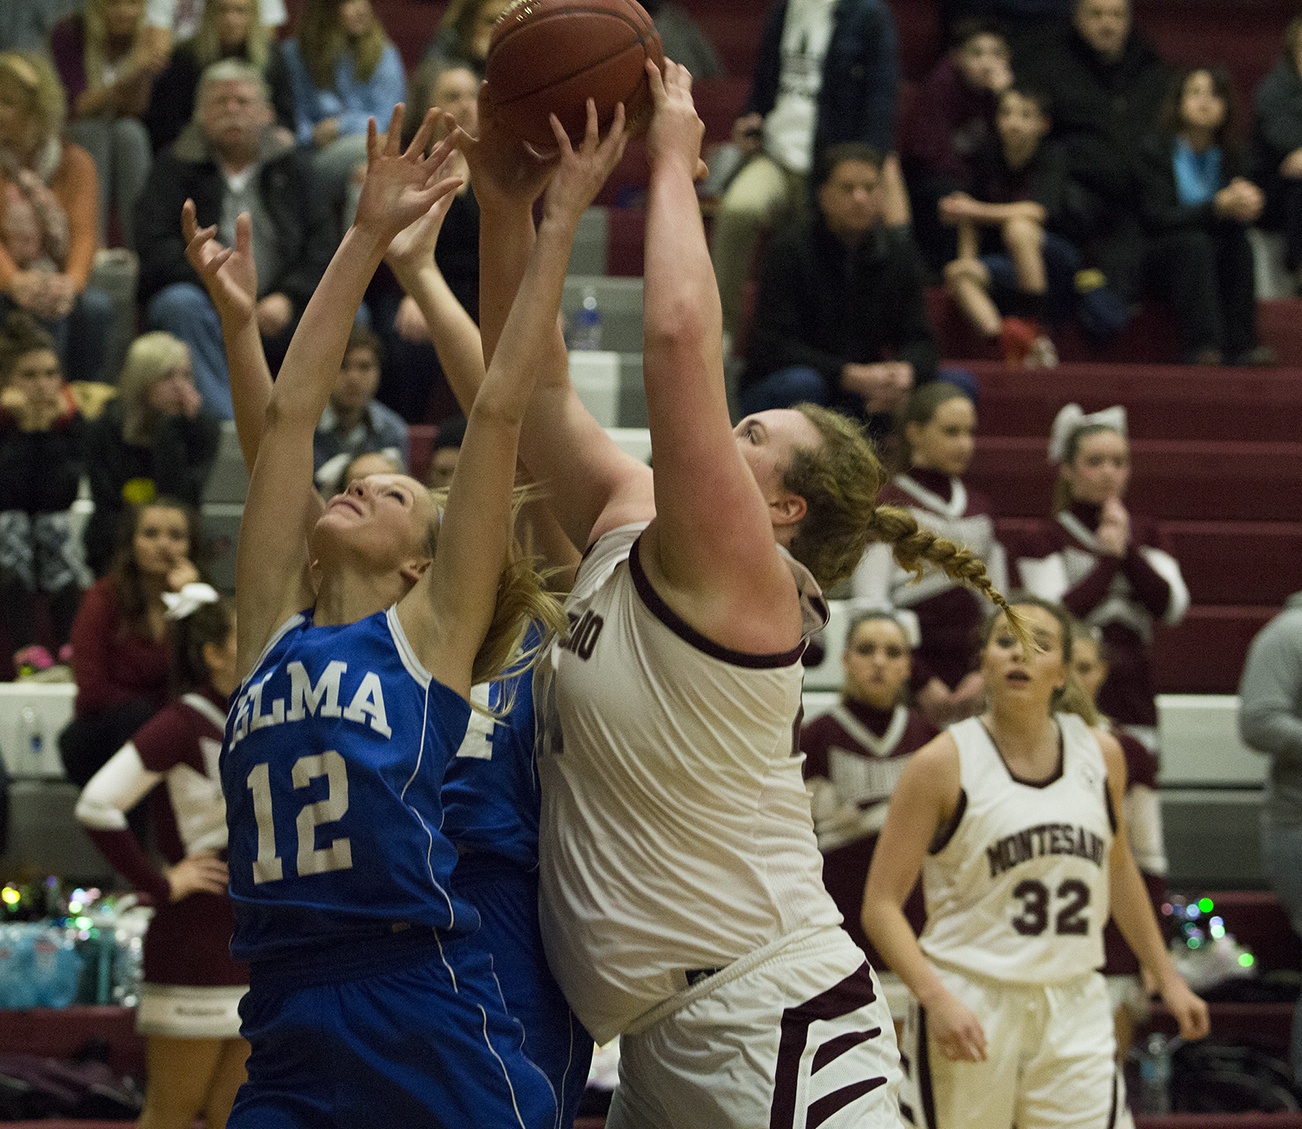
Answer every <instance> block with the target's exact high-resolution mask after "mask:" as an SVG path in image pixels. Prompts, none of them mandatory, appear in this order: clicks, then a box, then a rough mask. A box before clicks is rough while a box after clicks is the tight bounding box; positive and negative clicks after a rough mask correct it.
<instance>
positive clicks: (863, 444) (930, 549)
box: [782, 404, 1031, 646]
mask: <svg viewBox="0 0 1302 1129" xmlns="http://www.w3.org/2000/svg"><path fill="white" fill-rule="evenodd" d="M795 410H796V411H798V412H800V414H801V415H803V416H804V417H805V418H806V419H808V420H809V421H810V423H812V424H813V425H814V426H815V427H816V428H817V429H818V432H819V434H820V435H821V436H822V439H823V442H822V444H821V446H819V447H797V448H796V450H795V452H794V453H793V454H792V457H791V462H790V464H789V465H788V467H787V470H786V473H785V474H784V475H783V479H782V484H783V485H784V486H785V487H786V488H787V489H788V490H790V491H791V492H792V493H793V494H798V495H799V496H800V497H801V498H803V499H804V500H805V505H806V507H807V508H806V512H805V517H804V519H803V520H802V521H801V523H800V526H799V528H798V529H797V530H796V534H795V536H794V537H793V538H792V541H791V546H790V551H791V555H792V556H793V557H795V558H796V560H798V561H799V562H800V563H801V564H803V565H804V566H805V567H806V568H807V569H809V571H810V572H812V573H813V574H814V579H815V580H817V581H818V583H819V584H820V585H822V586H823V587H824V588H829V587H832V586H833V585H835V584H839V583H841V582H842V581H843V580H845V579H847V578H848V577H849V576H850V574H851V573H852V572H853V571H854V569H855V566H856V565H857V564H858V563H859V561H860V558H862V557H863V553H864V550H865V549H866V548H867V547H868V544H869V542H871V541H880V542H882V543H884V544H887V545H890V546H891V550H892V552H893V553H894V556H895V559H896V560H897V561H898V562H899V564H900V567H901V568H905V569H908V570H909V571H910V572H912V573H914V574H915V575H916V576H917V577H919V578H921V576H922V568H923V565H924V564H933V565H935V566H936V567H937V568H939V569H941V570H942V571H943V572H944V573H945V575H946V576H948V577H950V579H952V580H957V581H958V582H959V583H961V584H965V585H967V586H968V587H969V588H974V589H976V590H977V591H978V592H980V593H981V594H982V595H983V596H985V597H986V598H987V599H988V600H990V601H991V603H993V604H994V605H995V606H996V607H998V608H999V609H1000V610H1001V611H1003V612H1004V613H1005V614H1006V615H1007V616H1008V622H1009V623H1010V624H1011V625H1012V627H1013V630H1014V631H1015V632H1016V633H1017V636H1018V638H1019V639H1020V640H1021V641H1022V644H1023V645H1024V646H1030V645H1031V644H1030V640H1029V637H1028V636H1027V635H1026V633H1025V628H1024V625H1023V623H1022V620H1021V617H1019V616H1018V615H1017V613H1016V612H1014V611H1013V610H1012V608H1010V607H1009V606H1008V601H1007V600H1005V599H1004V596H1003V593H1001V592H1000V591H999V590H998V589H997V588H996V587H995V586H994V584H992V583H991V581H990V576H989V574H988V573H987V572H986V566H985V565H984V564H983V563H982V561H981V559H980V558H979V557H977V556H975V555H974V554H973V553H972V552H971V551H970V550H968V549H965V548H963V547H962V546H960V545H956V544H955V543H954V542H953V541H950V540H948V539H946V538H944V537H939V536H937V535H936V534H935V533H932V532H931V531H930V530H928V529H924V528H923V527H922V526H920V525H919V524H918V522H917V519H915V518H914V516H913V515H912V514H911V513H909V511H908V510H903V509H900V508H898V507H896V506H879V505H877V494H878V492H879V491H880V490H881V487H882V481H883V479H884V478H885V472H884V471H883V469H882V464H881V462H880V460H879V459H878V458H877V455H876V453H875V452H874V451H873V448H872V444H871V443H869V441H868V439H867V438H866V437H865V435H864V433H863V430H862V428H860V427H859V425H858V424H857V423H855V422H854V421H853V420H851V419H849V418H848V417H846V416H844V415H842V414H841V413H839V412H834V411H832V410H831V409H830V408H824V407H820V406H818V405H816V404H797V405H796V409H795Z"/></svg>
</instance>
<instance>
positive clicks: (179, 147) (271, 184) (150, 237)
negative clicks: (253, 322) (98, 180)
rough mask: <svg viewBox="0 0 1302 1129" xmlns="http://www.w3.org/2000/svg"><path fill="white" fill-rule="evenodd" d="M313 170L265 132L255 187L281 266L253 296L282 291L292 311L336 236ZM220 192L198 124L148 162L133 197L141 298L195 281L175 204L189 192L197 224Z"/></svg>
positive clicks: (213, 216)
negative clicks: (146, 176) (272, 230)
mask: <svg viewBox="0 0 1302 1129" xmlns="http://www.w3.org/2000/svg"><path fill="white" fill-rule="evenodd" d="M311 169H312V161H311V157H310V156H308V154H306V153H304V152H302V151H300V150H298V149H294V148H290V147H281V146H279V145H277V144H276V143H275V142H274V140H273V139H272V137H271V135H270V134H268V137H267V142H266V148H265V156H264V158H263V161H262V165H261V167H260V168H259V169H258V174H257V176H258V186H259V189H260V192H261V195H262V200H263V202H264V204H265V205H266V208H267V211H268V212H269V213H270V214H271V220H272V223H273V224H274V225H275V228H276V230H277V231H278V232H279V233H280V252H281V258H282V261H283V262H284V264H285V265H284V268H283V269H282V270H281V272H280V274H279V275H278V276H277V277H275V278H259V279H258V286H259V297H262V296H265V295H267V294H276V293H279V294H284V295H285V296H286V297H287V298H289V299H290V301H291V302H293V304H294V312H295V315H298V314H301V313H302V312H303V307H304V306H306V305H307V300H308V298H309V297H311V295H312V291H313V290H315V289H316V285H317V283H318V282H320V281H321V275H322V274H323V273H324V272H325V268H326V264H327V263H329V261H330V256H331V255H332V254H334V249H335V245H336V243H337V242H338V240H337V238H336V232H335V228H336V224H335V221H334V218H333V217H332V216H331V215H330V211H329V206H328V203H327V201H326V200H324V199H323V198H322V197H323V194H322V193H320V192H314V191H313V190H312V172H311ZM223 191H224V185H223V183H222V175H221V172H220V170H219V169H218V168H217V165H216V163H215V162H214V161H213V160H212V158H211V157H210V156H209V155H207V153H206V152H205V150H204V147H203V144H202V139H201V138H200V137H199V136H198V134H197V131H191V130H187V131H186V132H185V133H183V134H182V135H181V137H180V139H178V141H177V143H176V144H175V145H174V146H173V147H172V150H171V151H170V152H168V153H164V154H161V155H160V156H159V157H158V158H157V159H156V160H155V161H154V167H153V169H152V170H151V172H150V174H149V180H148V182H146V184H145V187H144V190H143V191H142V192H141V193H140V198H139V200H138V201H137V203H136V246H137V248H138V250H139V255H140V301H141V303H142V304H143V303H145V302H148V301H149V300H150V299H151V298H152V297H153V296H154V295H155V294H157V293H158V292H159V291H160V290H162V289H163V287H165V286H169V285H171V284H172V283H174V282H192V283H195V284H196V285H198V282H199V279H198V276H197V275H196V274H195V273H194V270H193V268H191V266H190V264H189V263H188V262H187V261H186V258H185V239H184V238H183V237H182V235H181V205H182V204H184V203H185V201H186V199H187V198H190V199H193V200H194V205H195V210H196V211H197V213H198V219H199V226H200V227H206V226H208V225H209V224H216V223H220V222H221V210H222V194H223Z"/></svg>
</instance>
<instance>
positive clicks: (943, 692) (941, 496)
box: [852, 380, 1008, 725]
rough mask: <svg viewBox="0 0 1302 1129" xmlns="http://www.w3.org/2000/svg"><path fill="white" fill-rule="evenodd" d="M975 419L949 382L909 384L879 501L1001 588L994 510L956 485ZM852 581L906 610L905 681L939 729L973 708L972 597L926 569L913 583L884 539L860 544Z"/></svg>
mask: <svg viewBox="0 0 1302 1129" xmlns="http://www.w3.org/2000/svg"><path fill="white" fill-rule="evenodd" d="M976 423H977V416H976V405H975V404H974V403H973V401H972V397H971V396H970V395H969V394H968V393H967V392H966V391H965V390H964V389H962V388H960V387H958V386H957V385H955V384H951V383H950V382H949V381H947V380H936V381H933V382H932V383H930V384H924V385H923V386H922V387H921V388H917V389H915V390H914V391H913V393H912V395H910V396H909V398H908V401H907V402H906V403H905V405H904V410H903V412H902V413H901V415H900V418H899V423H898V424H897V434H898V436H899V444H900V454H901V462H902V465H903V467H904V469H903V470H902V471H900V472H899V473H897V474H896V475H895V476H894V478H892V479H891V481H890V482H889V483H888V484H887V485H886V486H885V487H883V490H882V495H881V497H882V504H890V505H893V506H901V507H903V508H905V509H907V510H908V511H909V512H910V513H911V514H913V516H914V517H915V518H916V519H917V522H918V525H919V526H921V527H922V528H923V529H926V530H928V531H930V532H932V533H935V534H938V535H939V536H941V537H947V538H949V539H950V540H951V541H953V542H954V543H955V544H958V545H964V546H966V547H967V548H968V549H969V550H970V551H971V552H972V554H973V555H974V556H976V557H977V558H978V559H979V560H981V561H982V562H984V564H985V567H986V571H987V572H988V573H989V574H990V579H991V583H993V584H994V585H995V586H996V587H997V588H999V589H1000V590H1001V591H1002V590H1004V589H1005V587H1006V586H1007V582H1008V564H1007V558H1006V556H1005V554H1004V549H1003V546H1002V545H1000V543H999V542H998V540H996V538H995V526H994V510H993V508H992V507H991V505H990V501H989V499H988V498H986V497H985V495H984V494H979V493H977V492H976V491H973V490H969V489H968V488H967V486H966V485H965V484H964V482H963V475H964V474H965V473H966V472H967V468H968V464H969V463H971V461H972V450H973V437H974V435H975V433H976ZM883 550H884V551H883ZM852 585H853V588H854V595H855V597H856V599H858V600H862V601H865V602H867V603H868V604H869V605H870V606H881V607H894V608H906V609H908V610H909V612H910V613H911V614H913V615H914V616H916V618H917V621H918V628H919V638H918V642H917V649H916V650H915V651H914V654H913V676H912V687H913V691H914V693H915V696H916V701H917V704H918V708H919V709H921V710H922V712H923V713H924V714H926V716H927V717H928V718H930V719H931V721H932V722H934V723H935V724H936V725H948V724H949V723H950V722H953V721H959V720H961V719H962V718H965V717H970V716H971V715H972V714H973V713H975V712H976V711H977V710H978V709H980V708H981V703H982V701H983V700H984V693H985V689H984V687H983V686H982V684H981V675H980V674H979V673H976V672H975V671H973V661H974V659H975V657H976V650H977V639H978V637H979V635H980V632H981V627H982V624H983V623H984V621H985V618H986V615H987V614H988V612H989V607H988V606H987V603H986V601H985V600H984V599H983V598H982V597H981V596H979V595H977V593H976V592H974V591H973V590H972V589H971V588H968V587H967V586H965V585H962V584H955V582H954V581H952V580H950V579H949V578H948V577H947V576H946V575H945V574H944V573H943V572H940V571H939V570H937V569H933V568H927V569H926V570H925V571H924V572H923V574H922V579H921V580H916V578H915V576H914V574H913V573H912V572H908V571H906V570H904V569H902V568H901V567H900V566H899V565H898V564H897V563H896V562H895V560H894V559H893V558H892V557H891V554H890V549H889V547H887V546H884V545H869V546H868V550H867V552H865V553H864V557H863V560H862V561H861V562H860V564H859V567H858V568H857V569H855V573H854V578H853V580H852Z"/></svg>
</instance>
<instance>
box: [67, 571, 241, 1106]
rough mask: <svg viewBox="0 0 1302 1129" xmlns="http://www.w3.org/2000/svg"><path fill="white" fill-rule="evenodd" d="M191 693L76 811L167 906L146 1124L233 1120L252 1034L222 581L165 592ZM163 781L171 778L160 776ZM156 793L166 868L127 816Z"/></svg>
mask: <svg viewBox="0 0 1302 1129" xmlns="http://www.w3.org/2000/svg"><path fill="white" fill-rule="evenodd" d="M163 599H164V601H166V603H167V605H168V611H167V618H168V621H169V625H170V636H171V654H172V668H171V669H172V681H173V685H174V689H175V690H176V692H177V694H178V696H177V697H176V698H175V699H174V700H173V701H172V702H171V703H170V704H169V705H167V706H165V707H164V708H163V709H162V710H161V711H159V712H158V713H157V714H155V715H154V716H153V717H152V718H150V720H149V721H147V722H146V723H145V724H144V726H143V727H142V728H140V729H139V730H137V731H136V733H135V735H134V736H133V737H132V738H131V740H130V741H128V742H127V743H126V744H125V745H123V746H122V748H121V749H119V750H118V752H117V753H116V754H114V756H113V757H112V758H111V759H110V760H109V761H108V763H107V764H105V765H104V767H103V768H101V769H100V770H99V771H98V772H97V773H95V775H94V776H93V777H92V778H91V780H90V782H89V783H88V784H87V785H86V787H85V789H84V790H83V791H82V793H81V798H80V799H79V800H78V801H77V819H78V820H80V822H81V824H82V825H83V826H84V827H85V828H86V833H87V834H88V835H89V836H90V838H91V840H92V841H93V842H94V843H95V845H96V846H97V847H98V848H99V849H100V850H101V851H102V852H103V854H104V857H105V858H107V859H108V860H109V862H111V863H112V864H113V866H114V867H115V868H116V869H117V870H118V872H119V873H121V874H122V875H123V876H124V877H125V878H126V879H127V880H128V881H130V882H131V883H132V884H133V885H134V886H135V888H136V889H137V890H139V891H141V892H142V893H144V894H145V895H147V896H148V897H150V898H152V899H153V901H154V903H155V904H156V905H157V907H158V908H157V910H156V911H155V913H154V916H153V919H152V920H151V921H150V923H149V931H148V932H147V933H146V934H145V950H144V966H145V967H144V974H145V975H144V986H143V988H142V990H141V996H140V1006H139V1008H137V1010H136V1025H137V1027H138V1028H139V1029H140V1031H141V1032H142V1033H143V1034H144V1035H145V1036H146V1037H147V1044H146V1056H147V1058H146V1062H147V1068H148V1074H147V1077H148V1082H147V1085H146V1089H145V1106H144V1109H143V1110H142V1111H141V1115H140V1120H139V1121H138V1122H137V1123H136V1124H137V1126H138V1129H188V1126H189V1125H190V1123H191V1122H193V1121H194V1119H195V1117H196V1116H197V1115H198V1114H200V1113H202V1114H203V1116H204V1121H205V1123H206V1124H207V1125H208V1127H209V1129H223V1126H225V1124H226V1118H227V1115H228V1114H229V1113H230V1111H231V1103H232V1102H233V1101H234V1100H235V1091H236V1090H237V1089H239V1086H240V1083H241V1082H243V1081H244V1060H245V1059H246V1058H247V1057H248V1053H249V1045H248V1043H246V1042H245V1041H244V1040H243V1039H241V1038H240V1037H239V1027H240V1018H239V1015H238V1014H237V1012H236V1006H237V1005H238V1004H239V1001H240V997H241V996H243V995H244V991H245V987H246V985H247V984H248V969H247V968H246V967H245V966H244V965H242V964H238V963H236V962H235V961H234V960H232V959H231V955H230V943H231V932H232V928H233V918H232V914H231V899H230V895H229V893H228V891H227V888H226V887H227V873H226V803H225V801H224V800H223V799H222V790H221V781H220V779H219V778H218V775H217V756H218V754H219V753H220V752H221V747H222V730H223V728H224V727H225V724H226V704H227V698H228V697H229V696H230V695H231V693H233V692H234V690H235V687H236V685H237V684H238V681H239V680H238V678H237V677H236V673H235V616H234V613H233V612H232V610H231V608H230V605H229V604H227V603H226V602H225V601H224V600H222V599H220V598H219V597H218V595H217V593H216V591H214V590H213V589H212V588H211V587H210V586H209V585H207V584H201V583H191V584H187V585H185V587H184V588H182V589H181V591H180V592H177V593H173V592H167V593H164V595H163ZM160 784H161V785H164V786H163V787H161V788H160V787H159V785H160ZM146 797H148V798H149V801H150V804H151V809H152V810H151V812H150V815H151V818H152V826H153V837H154V841H155V842H156V844H157V846H158V849H159V851H160V852H161V854H162V856H163V859H164V865H163V866H161V867H160V866H159V865H157V864H156V863H155V861H154V859H153V857H152V856H151V855H150V853H149V852H148V851H147V850H146V848H145V847H144V845H143V844H142V843H141V842H140V840H139V839H138V838H137V837H136V835H135V833H134V832H133V831H132V830H131V828H130V826H129V824H128V823H127V818H126V813H127V812H129V811H130V810H131V809H132V808H134V807H135V806H136V805H137V804H138V803H140V802H141V801H142V800H144V799H145V798H146Z"/></svg>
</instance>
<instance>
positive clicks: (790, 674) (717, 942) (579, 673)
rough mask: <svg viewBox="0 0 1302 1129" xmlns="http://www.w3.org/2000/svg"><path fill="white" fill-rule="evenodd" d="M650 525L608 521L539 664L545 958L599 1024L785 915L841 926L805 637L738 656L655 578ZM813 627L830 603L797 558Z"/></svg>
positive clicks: (776, 927) (775, 931)
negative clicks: (660, 590) (827, 886)
mask: <svg viewBox="0 0 1302 1129" xmlns="http://www.w3.org/2000/svg"><path fill="white" fill-rule="evenodd" d="M644 528H645V525H634V526H624V527H621V528H620V529H616V530H613V531H612V532H610V533H608V534H606V535H605V536H604V537H602V538H601V539H600V540H599V541H598V542H597V543H596V545H595V546H593V548H592V549H591V551H590V552H589V554H588V555H587V557H586V558H585V559H584V562H583V564H582V565H581V567H580V569H579V575H578V578H577V579H576V582H575V586H574V590H573V592H572V594H571V596H570V599H569V601H568V603H567V604H566V612H567V614H568V616H569V621H570V626H569V631H568V632H567V634H566V636H565V638H564V639H562V640H558V641H556V642H555V643H553V644H552V646H551V648H550V649H549V651H548V652H547V654H546V655H545V656H544V658H543V661H542V663H541V664H540V666H539V670H538V673H537V675H536V683H535V700H536V702H537V705H538V714H539V718H540V723H541V725H542V727H543V729H542V735H541V742H540V748H541V749H542V750H543V751H542V755H541V757H540V758H539V759H540V771H541V778H542V823H541V828H540V843H539V855H540V863H541V879H540V886H541V890H540V902H541V915H542V934H543V939H544V942H545V944H546V948H547V957H548V960H549V962H550V964H551V968H552V971H553V972H554V973H555V975H556V978H557V980H558V981H559V982H560V985H561V987H562V989H564V991H565V996H566V998H567V999H568V1000H569V1002H570V1006H571V1007H573V1008H574V1010H575V1012H576V1013H577V1014H578V1016H579V1018H580V1019H581V1020H582V1021H583V1023H584V1025H585V1026H586V1027H587V1028H588V1030H589V1031H590V1032H591V1033H592V1035H593V1037H594V1038H595V1039H596V1040H597V1042H598V1043H604V1042H606V1041H607V1040H609V1039H610V1038H612V1037H613V1036H614V1035H616V1034H618V1033H619V1032H620V1031H622V1030H623V1029H624V1028H625V1027H627V1026H628V1024H629V1023H630V1022H632V1020H634V1019H635V1018H637V1017H638V1016H639V1015H641V1014H642V1013H644V1012H645V1011H647V1010H648V1009H649V1008H651V1007H653V1006H654V1005H656V1004H658V1003H660V1002H661V1001H663V1000H665V999H667V998H668V997H670V996H672V995H674V994H675V993H677V992H679V991H682V990H683V989H684V988H685V987H686V986H687V984H688V981H689V979H690V974H692V973H694V972H697V971H700V970H712V969H716V968H721V967H724V966H726V965H728V964H730V963H731V962H732V961H734V960H736V959H737V958H738V957H741V956H744V955H745V954H747V953H749V952H751V951H753V950H754V949H757V948H759V947H760V946H762V945H766V944H768V943H770V942H772V941H774V940H777V939H779V938H781V937H783V936H785V935H786V934H788V933H790V932H791V931H793V930H795V929H800V928H804V927H808V926H821V925H833V926H834V925H836V924H838V923H839V922H840V920H841V915H840V914H839V913H838V912H837V909H836V905H835V904H834V903H833V902H832V900H831V898H830V897H829V896H828V895H827V893H826V891H825V890H824V889H823V883H822V857H821V855H820V854H819V852H818V846H817V844H816V842H815V840H814V831H813V825H812V822H811V820H810V814H809V797H808V795H807V793H806V792H805V786H804V782H803V780H802V779H801V772H800V765H801V758H800V757H799V756H798V755H795V748H796V746H795V726H796V723H797V718H798V714H799V710H800V700H801V699H800V693H801V677H802V668H801V665H800V651H801V649H802V647H798V648H796V649H794V650H792V651H790V652H788V653H786V654H781V655H766V656H757V655H742V654H738V653H736V652H732V651H729V650H728V649H726V648H724V647H721V646H719V645H718V644H715V643H712V642H710V641H709V640H708V639H705V638H704V637H702V636H701V635H700V634H699V633H697V632H695V631H694V630H693V629H692V628H691V627H689V626H688V625H687V624H685V623H683V622H682V620H681V619H679V617H678V616H676V615H675V614H674V613H673V612H672V611H671V610H670V609H669V608H668V607H667V606H666V605H665V604H664V603H663V602H662V601H661V600H660V599H659V598H658V597H657V596H656V594H655V592H654V591H653V590H652V589H651V586H650V584H649V583H648V582H647V580H646V577H645V575H644V574H643V573H642V570H641V567H640V565H639V564H638V562H637V561H636V559H630V554H633V556H634V557H635V556H636V552H637V550H636V544H635V543H636V541H637V538H638V536H639V534H640V533H641V532H642V530H643V529H644ZM791 567H792V571H793V573H794V574H795V575H796V579H797V582H798V584H799V586H800V588H801V594H802V595H801V599H802V608H803V610H804V612H805V619H806V624H805V628H806V633H808V632H809V631H812V630H816V629H817V628H818V627H820V626H821V625H822V622H823V621H824V619H825V616H826V609H825V605H824V604H823V602H822V598H821V595H820V593H819V591H818V586H817V584H816V583H815V582H814V580H813V578H812V577H811V576H810V575H809V573H808V572H807V571H806V570H805V569H804V568H803V567H801V566H800V565H798V564H796V563H795V562H794V561H793V562H791Z"/></svg>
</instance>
